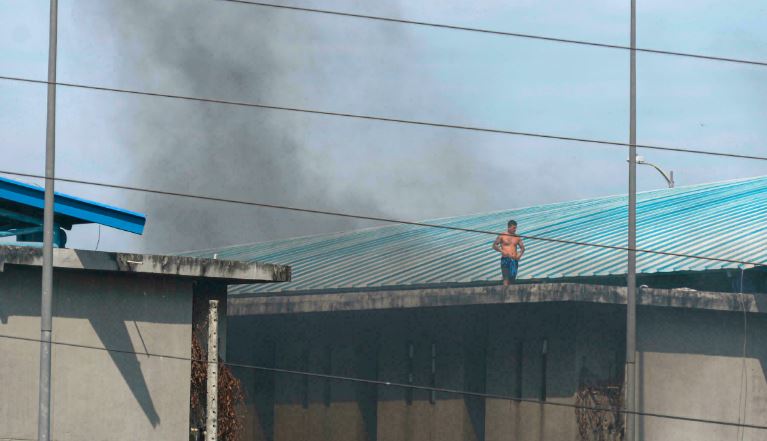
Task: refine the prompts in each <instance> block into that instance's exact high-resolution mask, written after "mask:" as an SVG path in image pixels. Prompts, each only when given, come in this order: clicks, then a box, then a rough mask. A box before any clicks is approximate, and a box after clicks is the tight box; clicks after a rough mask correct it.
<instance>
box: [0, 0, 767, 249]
mask: <svg viewBox="0 0 767 441" xmlns="http://www.w3.org/2000/svg"><path fill="white" fill-rule="evenodd" d="M285 3H287V2H285ZM47 4H48V2H47V0H29V1H22V0H0V18H1V19H2V23H3V26H2V27H0V74H2V75H12V76H23V77H30V78H37V79H44V78H45V75H46V62H47V26H48V24H47V18H48V17H47ZM292 4H298V5H304V6H310V7H318V8H326V9H336V10H343V11H348V12H356V13H363V14H375V15H384V16H391V17H403V18H409V19H413V20H425V21H434V22H442V23H448V24H456V25H463V26H474V27H484V28H492V29H498V30H506V31H511V32H519V33H530V34H542V35H549V36H556V37H564V38H575V39H586V40H593V41H599V42H605V43H614V44H628V4H629V2H628V1H625V2H615V1H605V0H592V1H589V2H585V3H584V2H571V1H565V0H555V1H549V2H534V1H528V0H511V1H503V2H501V1H496V0H492V1H483V2H459V1H454V0H449V1H440V2H436V1H423V2H397V1H386V2H373V3H371V2H352V1H334V0H322V1H320V0H316V1H311V0H304V1H302V2H294V3H292ZM766 8H767V7H766V6H764V3H763V2H760V1H757V0H750V1H740V2H735V3H733V2H727V3H726V4H725V3H724V2H714V1H693V2H683V3H680V2H663V1H660V0H652V1H645V0H640V1H639V5H638V45H639V46H640V47H652V48H661V49H668V50H675V51H689V52H696V53H706V54H713V55H721V56H730V57H742V58H749V59H760V60H767V29H765V27H764V26H763V24H764V23H765V22H766V21H767V20H766V19H767V9H766ZM59 30H60V35H59V49H60V52H59V69H58V72H59V79H60V80H61V81H66V82H74V83H83V84H92V85H103V86H114V87H120V88H129V89H139V90H147V91H156V92H168V93H175V94H184V95H194V96H201V97H208V98H221V99H231V100H240V101H254V102H262V103H267V104H274V105H284V106H295V107H306V108H313V109H323V110H330V111H336V112H349V113H361V114H371V115H379V116H385V117H396V118H406V119H418V120H427V121H434V122H442V123H453V124H462V125H475V126H482V127H493V128H502V129H508V130H517V131H526V132H542V133H544V132H545V133H552V134H558V135H565V136H578V137H588V138H597V139H608V140H617V141H626V140H627V137H628V136H627V132H628V53H627V52H625V51H620V50H609V49H599V48H585V47H579V46H572V45H563V44H557V43H547V42H540V41H530V40H522V39H516V38H508V37H498V36H490V35H483V34H475V33H467V32H457V31H450V30H440V29H432V28H423V27H416V26H407V25H400V24H392V23H380V22H371V21H367V20H358V19H353V18H344V17H331V16H324V15H316V14H307V13H301V12H293V11H284V10H275V9H269V8H263V7H256V6H246V5H238V4H232V3H225V2H219V1H214V0H205V1H203V0H185V1H181V0H162V1H150V0H136V1H128V0H109V1H106V0H60V25H59ZM765 103H767V68H764V67H756V66H746V65H737V64H728V63H722V62H712V61H704V60H691V59H685V58H678V57H668V56H661V55H651V54H641V53H640V54H639V55H638V140H639V142H640V143H646V144H659V145H669V146H684V147H695V148H701V149H710V150H717V151H726V152H741V153H750V154H761V155H763V154H765V152H767V148H765V147H764V139H765V135H767V125H765V124H764V121H765V117H767V105H766V104H765ZM0 134H2V138H0V149H2V150H0V151H1V152H2V154H3V158H4V161H3V168H12V169H15V170H19V171H22V172H30V173H41V172H42V171H43V164H44V146H45V88H44V86H40V85H30V84H21V83H14V82H5V81H0ZM57 143H58V150H57V173H58V175H59V176H64V177H70V178H82V179H87V180H97V181H105V182H113V183H117V184H124V185H136V186H142V187H153V188H162V189H167V190H171V191H182V192H192V193H200V194H205V195H211V196H223V197H233V198H240V199H249V200H254V201H261V202H270V203H279V204H287V205H300V206H308V207H311V208H321V209H330V210H339V211H347V212H357V213H362V214H371V215H384V216H392V217H402V218H407V219H428V218H433V217H442V216H451V215H460V214H467V213H473V212H481V211H491V210H499V209H506V208H514V207H521V206H527V205H535V204H543V203H549V202H556V201H563V200H570V199H578V198H588V197H594V196H600V195H607V194H617V193H624V192H625V189H626V164H625V159H626V156H627V155H626V152H625V150H623V149H621V148H616V147H604V146H601V147H600V146H594V145H585V144H579V143H567V142H557V141H544V140H536V139H532V138H525V137H516V136H505V135H490V134H480V133H470V132H462V131H456V130H447V129H436V128H425V127H412V126H405V125H399V124H391V123H381V122H372V121H369V122H366V121H356V120H347V119H341V118H334V117H323V116H314V115H304V114H295V113H288V112H279V111H266V110H258V109H245V108H236V107H231V106H217V105H211V104H200V103H189V102H179V101H174V100H167V99H157V98H151V97H136V96H126V95H119V94H113V93H104V92H96V91H82V90H74V89H67V88H60V89H59V106H58V138H57ZM642 154H644V155H645V157H646V158H647V159H648V160H652V161H653V162H657V163H659V164H661V165H663V166H664V167H667V168H671V169H673V170H674V171H675V173H676V177H677V184H678V185H685V184H694V183H700V182H709V181H716V180H724V179H733V178H739V177H748V176H757V175H764V174H767V167H765V164H763V163H760V162H759V161H746V160H735V159H732V160H729V159H722V158H711V157H705V156H697V155H688V154H678V153H666V152H655V151H647V152H642ZM24 180H25V181H27V182H31V181H32V180H31V179H24ZM661 186H663V181H662V179H661V178H660V176H658V175H656V172H655V171H653V170H651V169H650V168H647V167H645V168H640V172H639V187H640V189H652V188H658V187H661ZM58 189H59V190H61V191H65V192H69V193H73V194H76V195H79V196H82V197H86V198H93V199H95V200H98V201H102V202H105V203H110V204H115V205H118V206H122V207H125V208H128V209H131V210H135V211H141V212H144V213H146V214H147V216H148V225H147V230H146V234H145V235H144V236H143V237H136V236H132V235H130V234H128V233H123V232H119V231H113V230H108V229H103V230H102V235H101V245H100V249H112V250H126V251H145V252H168V251H179V250H188V249H198V248H208V247H215V246H224V245H230V244H235V243H247V242H256V241H262V240H269V239H275V238H283V237H290V236H296V235H306V234H313V233H321V232H327V231H336V230H344V229H350V228H356V227H361V226H368V225H369V224H366V223H364V222H354V221H349V220H339V219H334V218H329V217H323V216H312V215H303V214H295V213H286V212H274V211H270V210H265V209H255V208H249V207H237V206H229V205H222V204H217V203H212V202H201V201H195V200H185V199H174V198H168V197H163V196H156V195H146V194H140V193H130V192H125V191H117V190H114V191H113V190H106V189H103V188H93V187H84V186H79V185H74V184H61V185H59V187H58ZM502 227H503V226H499V229H500V228H502ZM521 227H522V229H523V226H521ZM640 233H641V232H640ZM70 237H71V238H70V243H69V246H72V247H79V248H93V247H94V246H95V244H96V237H97V230H96V228H95V227H94V226H82V227H76V228H75V230H74V231H73V233H72V234H71V236H70Z"/></svg>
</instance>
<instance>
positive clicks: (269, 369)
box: [0, 334, 767, 430]
mask: <svg viewBox="0 0 767 441" xmlns="http://www.w3.org/2000/svg"><path fill="white" fill-rule="evenodd" d="M0 338H5V339H9V340H19V341H26V342H40V340H39V339H36V338H31V337H19V336H14V335H4V334H0ZM51 343H52V344H54V345H60V346H68V347H73V348H79V349H91V350H98V351H104V352H113V353H117V354H130V355H144V356H146V357H150V358H151V357H157V358H165V359H171V360H180V361H190V362H196V363H206V364H207V363H210V362H209V361H208V360H203V359H194V358H188V357H182V356H178V355H166V354H155V353H150V352H136V351H129V350H126V349H113V348H107V347H99V346H92V345H85V344H79V343H66V342H58V341H54V342H51ZM221 363H222V364H224V365H227V366H231V367H238V368H243V369H253V370H259V371H264V372H273V373H276V374H290V375H301V376H307V377H314V378H322V379H326V380H335V381H349V382H355V383H363V384H371V385H377V386H387V387H396V388H402V389H414V390H424V391H430V392H440V393H449V394H455V395H465V396H472V397H478V398H491V399H498V400H508V401H516V402H521V403H532V404H540V405H544V406H556V407H566V408H572V409H584V410H596V411H602V412H617V413H622V414H630V415H639V416H645V417H654V418H664V419H671V420H679V421H687V422H694V423H706V424H716V425H722V426H731V427H741V428H746V429H760V430H767V426H760V425H756V424H745V423H735V422H730V421H720V420H709V419H705V418H694V417H685V416H677V415H667V414H661V413H653V412H642V411H629V410H625V409H621V408H617V409H615V408H609V407H598V406H584V405H579V404H569V403H559V402H553V401H544V400H536V399H532V398H521V397H512V396H508V395H502V394H490V393H486V392H472V391H465V390H460V389H449V388H442V387H432V386H422V385H417V384H407V383H398V382H394V381H384V380H373V379H369V378H357V377H348V376H343V375H333V374H322V373H318V372H307V371H299V370H294V369H283V368H276V367H268V366H259V365H252V364H245V363H232V362H228V361H224V362H221Z"/></svg>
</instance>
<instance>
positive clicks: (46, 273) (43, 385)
mask: <svg viewBox="0 0 767 441" xmlns="http://www.w3.org/2000/svg"><path fill="white" fill-rule="evenodd" d="M58 9H59V5H58V0H51V9H50V15H51V16H50V27H49V35H48V121H47V132H46V138H45V206H44V211H43V280H42V295H41V304H40V383H39V391H38V400H39V401H38V405H39V408H38V415H37V439H38V441H49V440H50V438H51V331H52V330H53V228H54V225H53V183H54V181H53V178H54V176H55V162H56V84H55V83H56V52H57V47H56V46H57V39H56V37H57V32H58V31H57V17H58Z"/></svg>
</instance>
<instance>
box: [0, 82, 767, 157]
mask: <svg viewBox="0 0 767 441" xmlns="http://www.w3.org/2000/svg"><path fill="white" fill-rule="evenodd" d="M0 80H7V81H19V82H24V83H34V84H49V83H48V82H47V81H44V80H34V79H31V78H22V77H11V76H5V75H0ZM55 84H56V85H57V86H63V87H72V88H77V89H88V90H98V91H102V92H115V93H124V94H130V95H141V96H152V97H159V98H170V99H177V100H183V101H196V102H202V103H211V104H225V105H230V106H238V107H251V108H258V109H266V110H279V111H287V112H297V113H309V114H314V115H324V116H335V117H343V118H353V119H360V120H368V121H382V122H389V123H398V124H409V125H416V126H424V127H437V128H443V129H457V130H465V131H472V132H482V133H493V134H500V135H513V136H526V137H531V138H542V139H551V140H557V141H574V142H581V143H586V144H599V145H607V146H614V147H631V144H629V143H626V142H619V141H607V140H600V139H591V138H580V137H573V136H560V135H552V134H546V133H534V132H520V131H515V130H505V129H493V128H487V127H476V126H465V125H457V124H446V123H437V122H429V121H418V120H409V119H401V118H388V117H384V116H374V115H362V114H356V113H343V112H331V111H326V110H316V109H306V108H300V107H286V106H275V105H270V104H259V103H251V102H246V101H231V100H221V99H214V98H200V97H193V96H187V95H175V94H169V93H160V92H145V91H138V90H132V89H121V88H115V87H105V86H89V85H85V84H77V83H65V82H57V83H55ZM636 147H638V148H644V149H649V150H664V151H670V152H681V153H694V154H700V155H709V156H719V157H727V158H738V159H756V160H759V161H767V156H756V155H744V154H737V153H726V152H714V151H708V150H700V149H694V148H684V147H666V146H658V145H649V144H636Z"/></svg>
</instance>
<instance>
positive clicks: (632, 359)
mask: <svg viewBox="0 0 767 441" xmlns="http://www.w3.org/2000/svg"><path fill="white" fill-rule="evenodd" d="M630 53H631V62H630V63H631V66H630V69H629V70H630V74H629V75H630V80H629V83H630V85H629V89H630V90H629V96H630V98H629V99H630V103H629V145H630V146H629V218H628V223H629V225H628V248H629V251H628V265H627V277H626V285H627V286H626V288H627V289H626V292H627V296H626V297H627V298H626V372H625V374H626V382H625V384H626V391H625V393H626V400H625V406H624V407H625V409H626V410H627V411H628V412H634V410H635V409H634V404H635V403H636V399H635V396H636V285H637V284H636V251H635V250H636V190H637V189H636V166H637V163H636V136H637V135H636V0H631V51H630ZM635 427H636V415H635V414H633V413H627V414H626V441H634V433H635Z"/></svg>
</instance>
